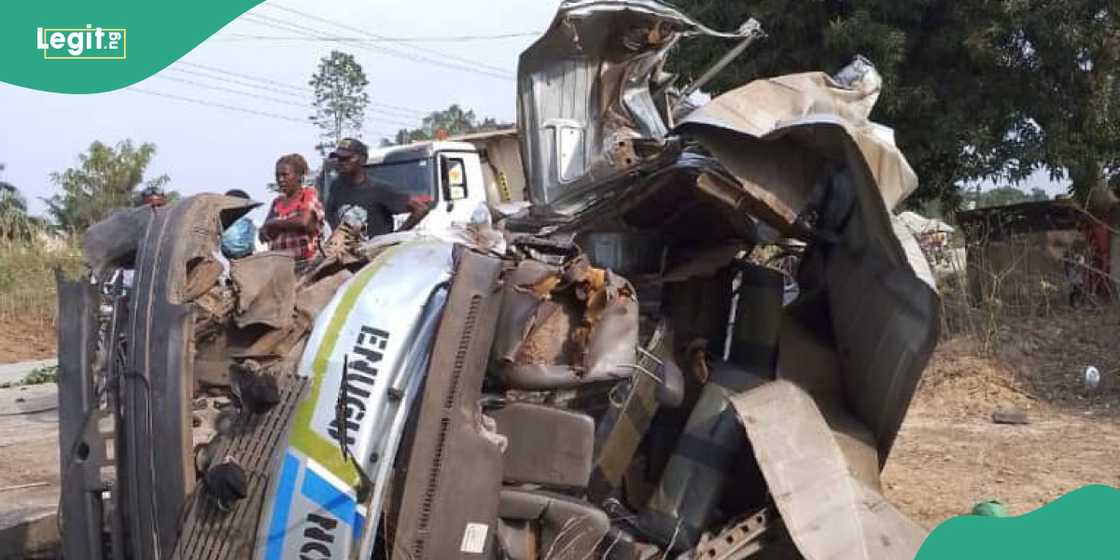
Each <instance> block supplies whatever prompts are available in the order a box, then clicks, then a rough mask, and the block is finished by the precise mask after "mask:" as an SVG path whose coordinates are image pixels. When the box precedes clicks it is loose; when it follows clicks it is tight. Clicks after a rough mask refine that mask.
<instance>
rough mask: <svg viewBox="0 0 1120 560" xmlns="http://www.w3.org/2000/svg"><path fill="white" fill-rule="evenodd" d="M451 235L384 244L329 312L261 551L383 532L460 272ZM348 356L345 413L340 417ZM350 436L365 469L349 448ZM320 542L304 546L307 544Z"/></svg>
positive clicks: (293, 553) (348, 549) (343, 551)
mask: <svg viewBox="0 0 1120 560" xmlns="http://www.w3.org/2000/svg"><path fill="white" fill-rule="evenodd" d="M453 268H454V265H453V262H452V246H451V245H448V244H443V243H431V242H429V243H413V244H407V245H403V246H400V247H394V248H391V249H389V250H387V251H385V252H384V253H383V254H382V255H381V256H379V257H378V258H377V259H376V260H374V261H373V262H371V263H370V264H369V265H367V266H366V267H365V268H363V269H362V270H361V271H360V272H359V273H358V274H357V275H355V276H354V277H353V278H351V279H350V280H349V281H347V282H346V283H345V284H344V285H343V286H342V287H341V288H340V289H339V290H338V292H337V293H336V294H335V295H334V297H333V299H332V300H331V302H330V304H328V305H327V307H326V308H325V309H324V310H323V311H322V313H320V314H319V316H318V318H317V319H316V321H315V328H314V330H313V331H312V334H311V338H310V340H309V342H308V344H307V349H306V351H305V352H304V354H303V359H302V361H301V363H300V365H299V369H298V371H297V373H298V374H300V375H301V376H306V377H310V378H311V390H310V394H309V395H308V397H307V398H305V400H304V401H302V402H301V403H300V405H299V406H298V408H297V409H296V412H295V414H294V420H293V423H292V426H291V429H290V431H289V433H288V434H287V437H286V445H284V447H286V450H285V451H284V452H282V453H281V454H280V459H279V461H278V462H277V463H276V465H275V467H274V468H275V471H274V472H273V477H272V478H271V480H272V481H273V482H272V486H271V487H270V489H269V498H268V502H267V505H266V508H265V510H264V514H263V515H262V516H261V525H260V529H259V534H260V535H261V537H260V538H259V539H258V540H257V550H256V555H255V557H256V558H258V559H265V558H267V559H271V558H298V557H300V555H301V550H302V551H303V553H306V551H307V550H316V551H319V552H320V555H321V556H329V557H331V558H350V557H352V556H354V553H355V552H357V551H358V550H359V549H360V548H362V547H365V549H366V556H367V557H368V555H369V553H370V551H369V550H368V549H369V548H370V547H371V546H372V543H373V538H372V537H371V536H372V535H376V534H377V524H378V523H379V521H380V518H381V515H380V508H381V502H382V498H383V497H384V494H385V490H386V486H387V484H388V480H389V477H388V470H389V469H390V468H391V467H392V464H393V459H394V456H395V454H396V452H397V450H398V444H399V442H400V438H401V436H402V434H403V432H404V424H405V420H406V419H407V417H408V415H409V413H410V411H412V406H413V403H414V401H415V398H416V396H417V395H418V394H419V388H420V382H421V381H422V379H423V377H424V372H425V371H426V369H427V365H428V359H429V348H430V347H431V344H432V340H433V337H434V335H435V330H436V326H437V324H438V319H439V317H440V316H441V313H442V310H443V302H444V295H445V294H444V292H443V291H442V290H440V289H439V288H440V286H441V285H443V284H445V283H447V282H448V281H449V279H450V278H451V272H452V270H453ZM344 361H345V362H347V363H348V368H347V378H348V384H347V398H346V400H345V401H343V409H344V411H345V416H344V417H343V418H336V410H337V408H336V406H335V405H336V403H337V402H338V398H339V393H340V387H341V384H342V372H343V363H344ZM343 445H345V446H346V447H347V448H348V450H349V452H350V454H351V455H352V456H353V457H354V458H355V461H356V465H357V466H359V467H360V468H362V470H363V472H364V476H365V478H368V479H370V480H374V481H377V483H376V485H375V486H374V487H373V488H371V489H369V490H370V491H369V493H368V495H365V496H362V497H361V498H359V495H358V487H359V485H360V482H359V481H360V480H361V478H362V477H361V476H359V474H358V471H357V470H355V463H352V462H350V461H347V460H346V459H344V458H343V454H342V446H343ZM309 546H310V547H312V548H306V547H309Z"/></svg>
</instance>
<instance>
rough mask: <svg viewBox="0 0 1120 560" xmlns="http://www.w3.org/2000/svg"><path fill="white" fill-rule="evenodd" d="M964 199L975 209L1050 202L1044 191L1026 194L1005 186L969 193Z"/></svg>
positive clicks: (1033, 191) (1032, 190)
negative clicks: (972, 204) (971, 203)
mask: <svg viewBox="0 0 1120 560" xmlns="http://www.w3.org/2000/svg"><path fill="white" fill-rule="evenodd" d="M964 198H965V199H966V200H968V201H970V202H974V203H975V204H974V206H975V207H976V208H989V207H992V206H1007V205H1008V204H1019V203H1021V202H1039V201H1043V200H1050V196H1049V195H1047V194H1046V191H1044V190H1042V189H1039V188H1034V189H1031V192H1029V193H1028V192H1026V191H1023V190H1021V189H1017V188H1015V187H1006V186H1005V187H997V188H994V189H989V190H986V191H980V192H976V191H970V192H969V193H968V194H967V195H966V196H965V197H964Z"/></svg>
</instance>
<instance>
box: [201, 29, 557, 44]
mask: <svg viewBox="0 0 1120 560" xmlns="http://www.w3.org/2000/svg"><path fill="white" fill-rule="evenodd" d="M540 35H541V33H540V32H539V31H527V32H525V33H501V34H497V35H459V36H448V37H436V36H432V37H382V38H379V39H373V38H363V37H344V36H338V37H326V38H323V39H316V38H311V37H293V36H282V35H249V34H246V33H226V34H223V35H222V36H220V37H218V38H219V39H225V40H246V41H325V42H340V43H341V42H354V43H464V42H472V41H499V40H503V39H518V38H521V37H539V36H540Z"/></svg>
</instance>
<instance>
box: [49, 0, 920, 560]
mask: <svg viewBox="0 0 1120 560" xmlns="http://www.w3.org/2000/svg"><path fill="white" fill-rule="evenodd" d="M760 33H761V31H760V29H759V27H758V25H757V24H756V23H753V22H748V24H747V25H744V26H743V28H742V29H740V31H739V32H738V33H733V34H728V35H724V36H726V37H728V38H729V39H732V40H738V41H739V45H740V46H741V45H743V44H745V43H747V42H749V41H750V40H752V39H753V38H756V37H758V36H759V35H760ZM697 34H705V35H720V34H718V33H716V32H714V31H711V30H708V29H706V28H704V27H703V26H701V25H699V24H697V23H696V22H694V21H692V20H691V19H689V18H688V17H687V16H684V15H683V14H681V13H679V12H677V11H675V10H673V9H671V8H668V7H666V6H664V5H662V4H659V3H657V2H654V1H652V0H569V1H567V2H564V3H563V4H562V5H561V7H560V10H559V13H558V15H557V17H556V20H555V21H554V22H553V24H552V26H551V27H550V29H549V30H548V32H547V33H546V34H545V35H544V36H543V37H542V38H541V39H540V40H539V41H537V42H536V43H535V44H534V45H533V46H532V47H531V48H530V49H529V50H527V51H526V52H525V53H524V54H523V55H522V58H521V61H520V68H519V74H520V76H519V87H520V90H519V121H520V128H521V134H520V138H521V142H522V158H523V161H524V162H525V169H526V176H527V177H526V179H527V183H528V185H529V190H530V194H531V202H532V205H531V206H530V207H529V208H528V209H527V210H525V211H523V212H521V213H519V214H516V215H513V216H506V217H503V218H502V219H501V220H499V221H498V222H496V223H494V224H490V223H486V221H476V222H472V223H471V224H469V225H466V226H463V227H456V228H450V229H447V230H443V231H423V232H405V233H398V234H390V235H386V236H381V237H377V238H374V239H373V240H371V241H368V242H365V243H359V242H358V241H357V236H354V235H347V232H346V231H345V230H344V229H342V230H340V231H339V232H336V233H335V235H334V237H332V240H331V242H328V243H327V244H326V246H325V247H324V255H323V257H322V258H321V260H320V261H319V262H318V263H316V265H315V266H313V267H310V268H309V270H308V271H307V272H305V273H304V274H302V275H298V276H297V275H296V274H295V273H294V269H293V268H292V266H291V261H290V260H286V258H285V257H281V256H277V255H273V254H268V253H265V254H261V255H255V256H253V257H250V258H247V259H242V260H238V261H233V262H226V261H224V259H221V258H220V257H219V254H218V251H217V249H218V237H219V234H220V232H221V231H222V228H223V227H225V226H227V225H228V224H230V223H231V222H232V221H233V220H235V219H236V218H237V217H239V216H240V215H242V214H244V213H245V212H247V211H248V210H249V209H251V207H252V203H250V202H247V201H244V200H239V199H231V198H225V197H222V196H217V195H199V196H195V197H191V198H188V199H185V200H183V201H180V202H178V203H176V204H173V205H170V206H168V207H165V208H156V209H150V208H142V209H138V210H134V211H130V212H126V213H123V214H120V215H117V216H115V217H114V218H111V219H110V220H108V221H107V222H103V223H102V224H98V225H97V226H95V228H94V229H92V230H91V232H90V234H89V236H87V239H86V249H87V251H86V254H87V258H88V259H89V262H90V266H91V269H92V273H91V276H90V278H87V279H84V280H81V281H75V282H71V281H63V282H62V283H61V286H60V304H61V305H60V308H61V309H64V310H66V311H65V312H66V313H67V314H68V317H70V318H71V320H66V321H62V322H61V325H62V326H61V332H60V341H61V344H60V348H61V349H62V353H61V355H60V374H59V378H60V379H59V383H60V400H61V401H62V402H61V405H62V406H61V409H62V410H63V414H62V418H61V425H60V437H61V443H60V445H61V450H62V453H61V456H62V467H63V468H62V473H63V498H62V512H61V513H62V518H63V521H64V523H65V531H64V532H63V535H64V537H63V538H64V547H65V551H64V552H65V555H66V556H67V557H69V558H77V557H81V558H95V559H96V558H105V559H109V558H113V559H119V558H132V559H164V558H182V559H188V558H207V559H226V558H229V559H232V558H259V559H268V560H272V559H280V558H291V559H296V558H300V559H322V558H362V559H368V558H387V559H406V558H407V559H414V560H419V559H424V558H430V559H445V558H510V559H517V560H521V559H534V558H542V559H543V558H550V559H551V558H562V559H566V558H571V559H582V558H612V559H616V558H617V559H648V558H665V557H670V556H671V557H674V558H676V557H684V558H720V559H733V558H747V557H751V556H753V555H756V554H757V555H760V556H769V557H804V558H810V559H833V558H912V557H913V556H914V554H915V553H916V551H917V549H918V547H919V546H920V544H921V542H922V540H923V538H924V536H925V531H924V530H923V529H922V528H920V527H919V526H918V525H916V524H915V523H914V522H912V521H911V520H909V519H908V518H906V517H905V516H904V515H903V514H901V513H900V512H899V511H898V510H897V509H896V508H894V507H893V506H892V505H891V504H890V503H888V502H887V501H886V500H885V498H884V497H883V496H882V489H881V485H880V479H879V474H880V471H881V470H882V468H883V466H884V464H885V462H886V460H887V458H888V456H889V454H890V450H891V446H892V444H893V442H894V439H895V436H896V435H897V433H898V430H899V427H900V425H901V423H902V420H903V417H904V416H905V414H906V410H907V408H908V406H909V401H910V399H911V397H912V395H913V393H914V390H915V388H916V386H917V383H918V380H919V377H920V375H921V372H922V370H923V368H924V367H925V364H926V362H927V361H928V359H929V357H930V354H931V352H932V350H933V346H934V344H935V341H936V339H937V328H938V325H939V320H938V312H939V307H938V297H937V294H936V292H935V290H934V288H933V285H932V280H931V277H930V274H929V270H928V266H927V265H926V264H925V261H924V260H923V259H922V257H921V252H920V250H919V249H918V247H917V244H916V242H914V240H913V238H912V237H911V236H910V234H909V233H908V232H907V230H906V229H905V228H904V227H902V226H901V225H898V224H896V223H895V221H893V220H892V218H891V214H890V210H891V209H893V208H894V207H895V206H896V205H897V204H898V203H899V202H901V201H902V200H903V199H904V198H905V197H906V196H907V195H908V194H909V193H910V192H912V191H913V190H914V188H915V187H916V182H917V181H916V177H915V176H914V173H913V171H912V170H911V169H910V167H909V165H908V164H907V163H906V160H905V158H904V157H903V156H902V154H901V153H900V152H899V151H898V149H897V148H896V147H895V146H894V143H893V138H892V136H891V132H890V131H889V129H885V128H883V127H880V126H878V125H875V124H874V123H872V122H870V121H869V120H868V115H869V113H870V112H871V109H872V107H873V105H874V103H875V100H876V97H877V96H878V93H879V88H880V80H879V78H878V74H877V73H876V72H875V70H874V68H873V67H872V66H871V65H870V64H869V63H868V62H867V61H865V60H862V59H858V60H856V61H855V62H854V63H853V64H852V65H851V66H849V67H848V68H845V69H844V70H843V71H842V72H840V73H839V74H837V75H836V76H835V77H830V76H828V75H826V74H822V73H806V74H797V75H790V76H782V77H777V78H772V79H762V80H758V81H755V82H752V83H750V84H747V85H745V86H743V87H742V88H740V89H737V90H734V91H731V92H728V93H726V94H724V95H722V96H719V97H717V98H715V99H714V100H712V101H711V102H710V103H707V104H706V105H704V106H702V107H699V108H695V109H691V108H688V107H686V106H685V104H684V102H683V101H682V99H683V98H682V97H681V96H680V95H679V94H677V93H676V92H677V90H676V88H675V86H674V78H673V77H672V76H669V75H667V74H665V73H664V72H663V70H662V66H663V63H664V60H665V57H666V56H667V54H668V52H669V49H670V48H671V47H672V46H673V45H674V44H676V43H677V42H678V41H679V40H681V39H683V38H686V37H688V36H690V35H697ZM686 90H687V88H686ZM784 239H790V240H799V241H800V242H801V243H803V244H804V251H803V253H802V254H801V256H800V265H799V267H798V269H797V272H796V282H797V296H796V299H794V300H793V301H792V302H788V304H787V302H785V301H784V297H785V294H786V292H787V290H786V283H787V282H786V281H785V279H784V278H783V276H782V274H781V273H780V272H778V271H776V270H774V269H772V268H769V267H766V266H763V265H760V264H759V263H758V261H757V259H753V258H752V254H753V253H754V252H755V249H758V248H761V247H765V246H769V245H773V244H777V243H781V242H782V240H784ZM122 267H123V268H131V269H134V270H135V274H134V277H133V280H132V282H131V284H130V285H126V284H125V283H124V282H123V281H121V280H119V277H117V278H118V279H117V280H114V281H113V282H110V283H108V284H103V283H101V279H103V278H106V277H108V275H110V273H111V272H112V271H113V270H115V269H118V268H122ZM103 308H104V312H102V309H103ZM104 417H109V418H111V421H110V422H102V419H103V418H104ZM91 419H96V420H91ZM107 424H111V428H107V427H106V426H107ZM196 424H197V425H196Z"/></svg>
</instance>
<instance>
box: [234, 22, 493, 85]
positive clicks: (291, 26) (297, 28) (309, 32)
mask: <svg viewBox="0 0 1120 560" xmlns="http://www.w3.org/2000/svg"><path fill="white" fill-rule="evenodd" d="M242 20H244V21H248V22H250V23H255V24H257V25H261V26H264V27H268V28H270V29H279V30H282V31H294V32H296V33H302V34H303V35H305V36H307V37H311V38H315V39H321V40H328V39H329V37H328V36H327V35H326V34H325V33H324V32H323V31H322V30H321V29H316V28H313V27H307V26H304V25H301V24H298V23H292V22H289V21H285V20H282V19H278V18H274V17H271V16H265V15H260V14H245V15H244V16H242ZM351 46H352V47H354V48H359V49H362V50H365V51H368V52H376V53H383V54H387V55H389V56H395V57H397V58H402V59H406V60H410V61H412V62H418V63H427V64H432V65H435V66H441V67H444V68H448V69H451V70H460V71H463V72H469V73H472V74H477V75H480V76H486V77H491V78H498V79H502V80H509V79H511V78H510V77H509V76H506V75H502V74H497V73H495V72H492V71H488V70H485V69H482V68H476V67H471V66H464V65H460V64H457V63H454V62H449V61H444V60H434V59H430V58H427V57H424V56H422V55H417V54H409V53H406V52H402V51H398V50H395V49H391V48H389V47H385V46H381V45H365V44H353V45H351Z"/></svg>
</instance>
